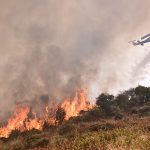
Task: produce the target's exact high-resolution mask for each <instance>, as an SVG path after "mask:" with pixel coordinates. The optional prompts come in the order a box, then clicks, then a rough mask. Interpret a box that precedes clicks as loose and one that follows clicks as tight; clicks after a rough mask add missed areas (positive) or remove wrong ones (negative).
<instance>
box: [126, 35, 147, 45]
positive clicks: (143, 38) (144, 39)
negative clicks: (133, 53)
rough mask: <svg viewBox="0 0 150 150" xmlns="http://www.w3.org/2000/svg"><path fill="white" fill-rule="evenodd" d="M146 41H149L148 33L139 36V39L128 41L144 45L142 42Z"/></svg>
mask: <svg viewBox="0 0 150 150" xmlns="http://www.w3.org/2000/svg"><path fill="white" fill-rule="evenodd" d="M148 42H150V33H149V34H147V35H145V36H143V37H141V39H139V40H133V41H130V42H129V43H132V44H133V45H134V46H136V45H142V46H144V44H145V43H148Z"/></svg>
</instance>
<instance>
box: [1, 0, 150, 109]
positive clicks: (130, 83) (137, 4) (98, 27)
mask: <svg viewBox="0 0 150 150" xmlns="http://www.w3.org/2000/svg"><path fill="white" fill-rule="evenodd" d="M149 6H150V1H149V0H144V1H141V0H132V1H130V0H115V1H114V0H13V1H10V0H0V107H1V108H9V106H10V105H8V104H13V103H14V101H16V100H17V101H19V100H20V101H23V100H25V99H27V100H30V99H34V98H35V97H37V96H39V95H41V94H43V93H44V94H45V93H46V94H49V95H50V96H51V98H52V99H54V98H56V99H61V98H63V97H65V96H69V95H71V94H72V93H73V92H74V91H75V90H76V89H77V88H80V87H82V86H87V87H88V88H89V95H90V97H96V96H98V94H100V93H101V92H112V93H116V92H118V91H120V90H122V89H126V88H130V87H134V86H136V85H137V84H140V83H142V84H145V85H150V79H149V76H150V71H149V70H150V64H149V62H150V44H147V45H146V46H144V47H142V46H137V47H134V46H132V45H131V44H129V43H128V41H130V40H134V39H137V38H140V37H141V36H143V35H145V34H147V33H150V29H149V27H150V21H149V20H150V13H149Z"/></svg>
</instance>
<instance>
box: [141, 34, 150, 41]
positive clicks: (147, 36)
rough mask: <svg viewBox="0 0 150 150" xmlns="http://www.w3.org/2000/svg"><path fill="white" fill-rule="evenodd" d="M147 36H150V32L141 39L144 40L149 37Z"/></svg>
mask: <svg viewBox="0 0 150 150" xmlns="http://www.w3.org/2000/svg"><path fill="white" fill-rule="evenodd" d="M147 37H150V33H149V34H147V35H145V36H143V37H141V39H142V40H143V39H145V38H147Z"/></svg>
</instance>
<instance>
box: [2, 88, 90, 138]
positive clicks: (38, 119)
mask: <svg viewBox="0 0 150 150" xmlns="http://www.w3.org/2000/svg"><path fill="white" fill-rule="evenodd" d="M41 100H43V101H44V103H45V104H44V109H43V113H42V115H41V114H38V113H36V112H34V111H32V108H31V107H30V105H29V104H18V105H17V106H16V109H15V111H14V113H13V114H12V116H11V117H10V118H9V119H8V121H7V123H6V125H3V127H1V128H0V137H5V138H8V137H9V135H10V134H11V132H12V131H13V130H19V131H20V132H24V131H30V130H32V129H36V130H43V126H44V124H45V123H47V124H49V125H54V124H57V123H59V121H60V122H61V118H59V114H58V113H60V115H61V114H62V112H60V110H61V111H64V114H63V117H64V118H62V121H63V119H65V120H68V119H69V118H70V117H73V116H77V115H78V114H79V112H80V111H81V110H85V111H86V110H88V109H89V108H90V107H91V106H90V104H89V102H88V99H87V90H79V91H77V92H76V94H75V96H74V98H73V99H70V98H67V99H65V100H64V101H63V102H62V103H54V102H51V103H48V102H47V101H48V97H46V96H42V97H41ZM56 113H57V115H56Z"/></svg>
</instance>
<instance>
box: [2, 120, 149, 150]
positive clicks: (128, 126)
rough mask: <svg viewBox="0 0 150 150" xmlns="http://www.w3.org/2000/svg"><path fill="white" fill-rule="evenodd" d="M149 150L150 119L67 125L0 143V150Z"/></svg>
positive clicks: (68, 123) (67, 123)
mask: <svg viewBox="0 0 150 150" xmlns="http://www.w3.org/2000/svg"><path fill="white" fill-rule="evenodd" d="M25 149H30V150H149V149H150V118H142V119H129V120H127V121H125V120H120V121H114V120H100V121H97V122H90V123H78V124H72V123H70V122H66V123H65V124H63V125H61V126H59V127H58V128H56V129H53V130H50V129H49V130H47V131H43V132H37V133H36V132H33V133H31V132H30V133H29V134H28V133H26V134H25V135H24V134H21V135H18V136H17V137H14V138H13V137H11V138H10V139H7V140H2V139H1V140H0V150H25Z"/></svg>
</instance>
